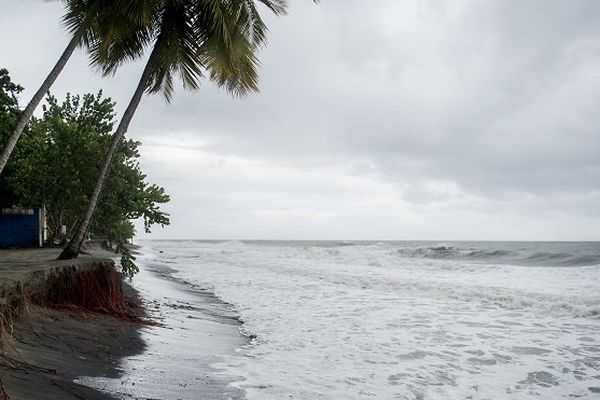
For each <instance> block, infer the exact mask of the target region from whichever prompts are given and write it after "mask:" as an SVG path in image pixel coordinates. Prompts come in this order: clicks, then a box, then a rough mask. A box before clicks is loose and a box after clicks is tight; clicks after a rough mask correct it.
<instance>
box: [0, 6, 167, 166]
mask: <svg viewBox="0 0 600 400" xmlns="http://www.w3.org/2000/svg"><path fill="white" fill-rule="evenodd" d="M65 3H66V14H65V16H64V17H63V23H64V25H65V26H66V27H67V28H68V30H69V31H70V33H71V40H70V41H69V43H68V45H67V47H66V48H65V50H64V51H63V53H62V54H61V56H60V57H59V59H58V61H57V62H56V64H55V65H54V67H53V68H52V70H51V71H50V73H49V74H48V76H47V77H46V79H44V81H43V82H42V85H41V86H40V87H39V89H38V90H37V91H36V92H35V94H34V95H33V97H32V98H31V100H30V101H29V103H28V104H27V107H25V109H24V110H23V112H22V113H21V115H20V117H19V120H18V121H17V124H16V125H15V128H14V130H13V132H12V133H11V135H10V136H9V138H8V141H7V142H6V143H5V145H4V148H3V149H2V152H1V153H0V174H1V173H2V170H3V169H4V167H5V165H6V163H7V162H8V159H9V158H10V155H11V154H12V151H13V150H14V148H15V146H16V144H17V142H18V140H19V138H20V137H21V134H22V133H23V129H24V128H25V125H26V124H27V122H28V121H29V120H30V119H31V116H32V115H33V112H34V111H35V109H36V108H37V106H38V105H39V103H40V102H41V100H42V98H43V97H44V95H45V94H46V93H47V92H48V90H49V89H50V87H51V86H52V84H53V83H54V81H56V79H57V78H58V76H59V75H60V73H61V72H62V70H63V68H64V67H65V65H66V64H67V61H68V60H69V58H71V55H72V54H73V52H74V51H75V49H76V48H77V47H87V48H88V49H90V51H92V52H93V54H95V57H96V59H97V60H98V61H99V60H100V59H102V58H103V57H105V55H106V49H108V48H109V47H110V45H111V42H112V41H114V40H115V39H116V38H121V37H122V36H123V35H125V36H126V37H127V38H128V40H127V41H126V43H127V45H128V48H129V50H130V52H131V53H132V54H134V53H136V52H137V53H141V52H142V51H143V46H144V45H145V44H147V41H148V40H149V38H148V36H147V35H148V32H149V31H148V30H147V29H145V28H146V27H147V26H148V25H149V24H150V22H151V21H152V16H153V15H154V13H155V10H156V8H157V7H158V4H159V2H158V1H157V0H136V1H122V0H84V1H82V0H66V1H65Z"/></svg>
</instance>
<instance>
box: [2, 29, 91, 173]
mask: <svg viewBox="0 0 600 400" xmlns="http://www.w3.org/2000/svg"><path fill="white" fill-rule="evenodd" d="M78 45H79V39H78V37H77V35H74V36H73V38H72V39H71V41H70V42H69V44H68V45H67V48H66V49H65V51H63V53H62V55H61V56H60V58H59V59H58V61H57V62H56V64H55V65H54V68H52V71H50V73H49V74H48V76H47V77H46V79H45V80H44V82H43V83H42V86H40V88H39V89H38V90H37V92H35V94H34V95H33V98H32V99H31V101H29V104H27V107H25V110H23V113H22V114H21V116H20V117H19V121H18V122H17V125H16V126H15V129H14V130H13V132H12V134H11V135H10V137H9V138H8V142H7V143H6V145H5V146H4V149H3V150H2V153H0V174H2V170H3V169H4V167H5V166H6V163H7V162H8V159H9V158H10V155H11V153H12V151H13V150H14V148H15V146H16V145H17V142H18V141H19V138H20V137H21V134H22V133H23V129H25V125H27V122H28V121H29V119H30V118H31V116H32V115H33V112H34V111H35V109H36V108H37V106H38V105H39V104H40V102H41V101H42V99H43V98H44V95H45V94H46V93H47V92H48V90H49V89H50V87H51V86H52V84H53V83H54V81H55V80H56V78H58V75H60V73H61V71H62V70H63V68H64V67H65V65H66V64H67V61H69V58H71V55H72V54H73V51H75V49H76V48H77V46H78Z"/></svg>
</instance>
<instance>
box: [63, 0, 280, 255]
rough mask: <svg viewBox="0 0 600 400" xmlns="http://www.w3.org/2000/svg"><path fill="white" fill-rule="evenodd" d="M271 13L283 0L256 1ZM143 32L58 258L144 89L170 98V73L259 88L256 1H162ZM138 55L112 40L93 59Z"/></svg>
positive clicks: (83, 228) (71, 247)
mask: <svg viewBox="0 0 600 400" xmlns="http://www.w3.org/2000/svg"><path fill="white" fill-rule="evenodd" d="M257 1H258V2H260V3H262V4H263V5H265V6H266V7H267V8H268V9H269V10H271V11H272V12H273V13H275V14H276V15H279V14H283V13H285V0H257ZM154 17H155V18H154V22H153V24H152V26H150V27H148V31H147V33H148V35H147V36H144V38H148V37H152V38H153V45H152V50H151V52H150V56H149V58H148V61H147V62H146V65H145V67H144V70H143V72H142V75H141V78H140V81H139V83H138V86H137V88H136V90H135V92H134V94H133V97H132V98H131V100H130V102H129V104H128V106H127V108H126V109H125V112H124V114H123V117H122V118H121V121H120V122H119V125H118V127H117V129H116V131H115V133H114V134H113V137H112V141H111V144H110V147H109V149H108V152H107V154H106V158H105V160H104V163H103V165H102V168H101V171H100V175H99V177H98V180H97V182H96V186H95V188H94V192H93V193H92V196H91V198H90V201H89V204H88V208H87V211H86V214H85V216H84V217H83V219H82V221H81V223H80V224H79V227H78V229H77V230H76V232H75V234H74V235H73V237H72V239H71V240H70V242H69V243H68V244H67V246H66V247H65V249H64V250H63V252H62V253H61V254H60V256H59V259H71V258H75V257H77V255H78V254H79V251H80V249H81V245H82V243H83V240H84V238H85V235H86V233H87V230H88V227H89V225H90V223H91V220H92V217H93V215H94V212H95V209H96V205H97V204H98V199H99V197H100V194H101V192H102V189H103V186H104V183H105V181H106V179H107V177H108V174H109V170H110V165H111V162H112V159H113V157H114V155H115V153H116V151H117V149H118V147H119V145H120V144H121V142H122V141H123V138H124V135H125V133H126V132H127V129H128V127H129V123H130V122H131V119H132V117H133V115H134V113H135V111H136V110H137V107H138V105H139V103H140V100H141V98H142V96H143V95H144V93H157V92H162V93H163V94H164V95H165V97H166V99H167V100H169V99H170V98H171V96H172V93H173V90H174V86H173V84H174V81H173V76H174V74H179V75H180V77H181V79H182V82H183V85H184V87H186V88H189V89H198V88H199V81H200V80H201V79H202V78H203V77H204V75H205V73H207V74H208V78H209V79H210V80H212V81H214V82H215V83H216V84H217V85H219V86H221V87H224V88H225V89H226V90H227V91H228V92H230V93H232V94H234V95H244V94H246V93H248V92H256V91H258V74H257V69H258V58H257V56H256V52H257V50H258V49H259V47H260V46H261V45H263V44H264V43H265V40H266V31H267V29H266V26H265V24H264V22H263V20H262V19H261V16H260V13H259V11H258V9H257V7H256V4H255V0H163V5H162V8H161V9H160V10H159V11H158V12H157V13H156V14H155V16H154ZM137 56H139V51H138V48H137V47H135V48H134V49H133V51H132V49H130V48H129V45H128V43H127V41H123V40H119V39H116V40H115V41H113V42H111V43H110V46H109V47H108V48H105V49H104V53H103V54H99V53H95V54H94V55H93V57H92V59H93V61H94V62H97V63H98V65H99V66H100V67H101V68H102V70H103V72H104V74H112V73H114V71H115V69H116V68H118V66H119V65H120V64H121V63H123V62H124V61H126V60H127V59H128V58H135V57H137Z"/></svg>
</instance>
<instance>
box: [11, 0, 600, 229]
mask: <svg viewBox="0 0 600 400" xmlns="http://www.w3.org/2000/svg"><path fill="white" fill-rule="evenodd" d="M18 3H19V4H14V2H10V4H9V2H6V4H3V10H4V12H3V14H2V16H0V35H2V37H10V38H11V39H10V40H2V41H1V42H0V57H1V58H0V63H1V64H2V65H4V66H6V67H8V68H9V70H10V71H11V74H12V75H13V77H14V79H15V80H16V81H18V82H20V83H21V84H23V85H24V86H26V87H27V88H28V89H34V88H35V87H36V85H38V84H39V82H41V79H42V78H43V76H44V74H45V73H46V71H48V70H49V68H50V66H51V65H52V63H53V62H54V61H55V59H56V57H57V56H58V54H59V53H60V51H61V49H62V46H64V45H65V44H66V36H65V35H64V33H63V32H61V30H60V29H59V28H58V27H57V21H58V19H59V16H60V13H61V10H60V8H59V7H58V5H57V4H46V3H41V2H38V1H34V0H26V1H22V2H18ZM266 19H267V21H268V24H269V26H270V28H271V29H270V30H271V33H270V42H269V45H268V46H267V47H266V48H265V49H264V50H263V51H262V52H261V59H262V62H263V67H262V83H261V88H262V93H261V94H260V95H256V96H251V97H248V98H245V99H241V100H240V99H232V98H230V97H229V96H227V95H226V94H224V93H222V92H220V91H219V90H218V89H215V88H214V87H212V86H211V85H210V84H209V83H207V84H206V85H204V87H203V88H202V89H201V91H200V92H197V93H189V92H184V91H183V90H180V91H178V93H177V94H176V97H175V99H174V101H173V103H172V104H171V105H170V106H169V105H167V104H166V103H165V102H164V101H163V100H162V99H161V98H160V97H149V98H146V99H144V100H143V103H142V105H141V108H140V111H139V112H138V114H137V115H136V117H135V119H134V122H133V124H132V126H131V128H130V132H129V136H130V137H134V138H136V139H139V140H141V141H143V142H144V146H143V149H142V155H143V167H144V168H145V170H147V171H148V173H149V176H150V179H152V180H153V181H156V182H157V183H159V184H161V185H164V186H166V188H167V189H168V190H169V192H170V193H171V195H172V198H173V201H172V204H171V205H170V206H169V210H170V211H171V212H172V214H173V225H172V226H171V227H170V228H168V229H166V230H164V231H162V232H157V233H156V234H155V235H153V237H173V238H176V237H187V238H194V237H198V238H268V239H291V238H296V239H302V238H305V239H313V238H314V239H322V238H328V239H348V238H357V239H508V240H510V239H537V240H542V239H556V240H558V239H562V240H584V239H587V240H593V239H598V237H599V236H600V224H599V222H600V157H599V156H598V155H599V154H600V131H599V130H600V113H598V112H597V110H596V108H597V104H599V103H600V3H598V2H597V1H593V0H591V1H575V2H569V3H568V4H567V3H566V2H548V1H529V2H522V1H516V0H514V1H500V0H498V1H491V0H490V1H485V2H482V1H476V0H455V1H445V2H444V1H427V0H420V1H417V0H411V1H403V2H398V1H396V0H379V1H378V2H377V6H376V7H375V6H374V4H373V2H372V1H368V0H343V1H342V0H329V1H324V2H322V3H321V4H320V5H318V6H316V5H314V4H312V2H310V1H302V0H294V1H292V2H291V7H290V14H289V15H288V16H286V17H283V18H273V17H270V16H268V17H267V18H266ZM14 32H19V34H18V35H16V34H15V33H14ZM141 67H142V64H141V63H138V64H134V65H129V66H126V67H125V68H124V69H123V71H121V72H119V73H118V74H117V76H116V77H114V78H112V79H109V80H108V79H100V78H98V77H97V76H95V75H94V73H93V72H92V71H89V69H88V68H87V67H86V60H85V58H84V56H82V55H79V56H77V58H76V59H74V60H73V61H72V62H71V63H70V64H69V67H68V68H67V70H66V71H65V73H64V76H62V77H61V79H60V81H59V82H58V83H57V85H56V92H57V94H62V93H64V92H66V91H71V92H82V91H96V90H97V89H98V88H104V91H105V93H106V94H107V95H110V96H112V97H113V98H115V99H116V100H117V101H118V102H119V106H120V108H121V109H122V108H124V106H125V104H126V102H127V100H128V98H129V95H130V93H131V92H132V91H133V88H134V85H135V84H136V78H137V76H138V74H139V72H140V69H141ZM30 93H31V90H28V91H27V92H26V93H25V94H24V96H23V100H24V101H26V100H27V99H28V96H29V95H30Z"/></svg>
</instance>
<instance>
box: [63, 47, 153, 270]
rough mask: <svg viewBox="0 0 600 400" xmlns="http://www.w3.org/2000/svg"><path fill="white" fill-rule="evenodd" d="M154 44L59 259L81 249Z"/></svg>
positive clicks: (145, 76)
mask: <svg viewBox="0 0 600 400" xmlns="http://www.w3.org/2000/svg"><path fill="white" fill-rule="evenodd" d="M156 48H157V47H156V46H155V48H154V50H153V51H152V53H151V54H150V58H149V59H148V62H147V63H146V66H145V67H144V71H143V72H142V77H141V78H140V82H139V83H138V86H137V88H136V90H135V92H134V94H133V97H132V98H131V100H130V101H129V105H127V108H126V109H125V113H124V114H123V117H122V118H121V121H120V122H119V126H118V127H117V130H116V131H115V133H114V134H113V136H112V140H111V142H110V147H109V148H108V152H107V154H106V157H105V159H104V163H103V164H102V169H101V170H100V175H99V176H98V180H97V181H96V186H95V187H94V192H93V193H92V197H91V198H90V202H89V204H88V208H87V210H86V212H85V216H84V218H83V220H82V221H81V223H80V224H79V226H78V227H77V231H76V232H75V233H74V235H73V237H72V238H71V241H69V243H68V244H67V246H66V247H65V248H64V249H63V251H62V253H60V255H59V256H58V259H59V260H70V259H72V258H76V257H77V255H78V254H79V251H80V250H81V245H82V244H83V240H84V239H85V235H86V233H87V231H88V229H89V226H90V224H91V222H92V218H93V216H94V212H95V211H96V207H97V206H98V199H99V198H100V194H101V193H102V189H103V188H104V184H105V182H106V179H107V178H108V174H109V172H110V166H111V164H112V160H113V158H114V156H115V153H116V152H117V150H118V148H119V146H120V144H121V142H122V141H123V138H124V137H125V133H126V132H127V128H128V127H129V123H130V122H131V119H132V118H133V115H134V114H135V111H136V110H137V107H138V105H139V104H140V100H141V99H142V96H143V95H144V92H145V91H146V89H147V87H148V84H149V82H150V77H151V76H152V72H153V69H154V66H155V65H156V58H157V56H158V54H157V52H156Z"/></svg>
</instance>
